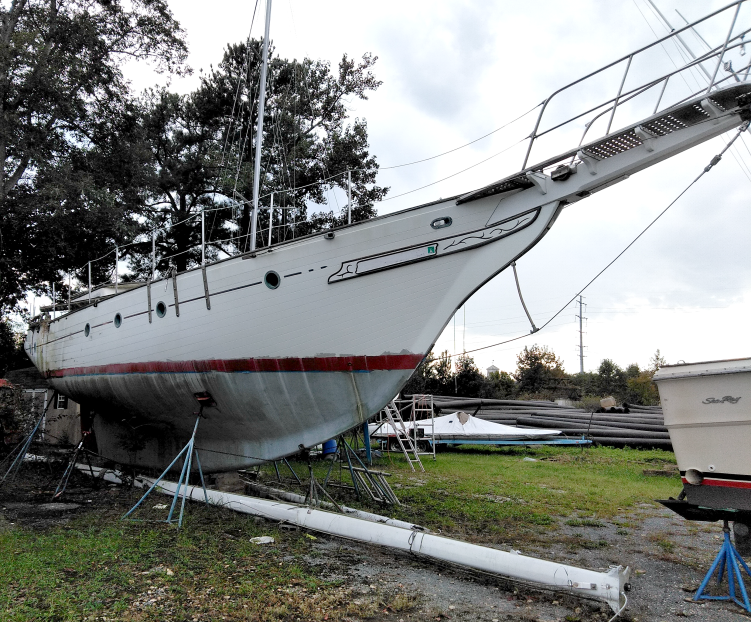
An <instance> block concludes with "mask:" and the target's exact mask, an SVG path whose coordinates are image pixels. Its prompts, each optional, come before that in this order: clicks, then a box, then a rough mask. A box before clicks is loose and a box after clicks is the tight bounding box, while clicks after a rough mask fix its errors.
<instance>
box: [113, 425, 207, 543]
mask: <svg viewBox="0 0 751 622" xmlns="http://www.w3.org/2000/svg"><path fill="white" fill-rule="evenodd" d="M201 416H202V415H201V413H198V417H197V418H196V425H195V426H193V434H192V436H191V437H190V440H189V441H188V444H187V445H186V446H185V447H183V448H182V450H181V451H180V453H179V454H177V456H175V459H174V460H173V461H172V462H171V463H170V465H169V466H168V467H167V468H166V469H164V472H163V473H162V474H161V475H160V476H159V477H158V478H157V479H156V481H155V482H154V483H153V484H152V485H151V488H149V489H148V490H147V491H146V493H145V494H144V495H143V497H141V498H140V499H139V501H138V503H136V504H135V505H134V506H133V507H132V508H131V509H130V510H128V512H127V513H126V514H125V515H124V516H123V517H122V519H121V520H125V519H126V518H128V517H129V516H130V515H131V514H133V512H135V511H136V509H137V508H138V507H139V506H140V505H141V504H142V503H143V502H144V501H145V500H146V497H148V496H149V495H150V494H151V492H152V491H153V490H154V488H156V487H157V486H158V485H159V482H161V481H162V480H163V479H164V477H165V476H166V475H167V473H169V471H170V469H171V468H172V467H173V466H175V464H176V463H177V461H178V460H179V459H180V458H181V457H182V456H185V458H184V460H183V468H182V471H181V472H180V477H179V479H178V480H177V488H176V490H175V494H174V496H173V497H172V506H171V507H170V510H169V514H168V515H167V520H165V521H157V522H160V523H161V522H165V523H167V524H170V525H171V524H172V523H173V522H175V521H174V519H173V518H172V516H173V515H174V513H175V507H176V506H177V500H178V499H179V498H180V492H181V491H182V495H183V500H182V503H181V504H180V515H179V517H178V519H177V528H178V529H179V528H180V527H182V524H183V514H184V512H185V499H186V498H187V496H188V479H189V478H190V472H191V469H192V467H193V457H194V456H195V459H196V466H197V467H198V475H199V477H200V478H201V487H202V488H203V497H204V499H205V501H206V505H209V495H208V493H207V492H206V483H205V482H204V479H203V470H202V469H201V460H200V459H199V458H198V451H197V450H196V448H195V440H196V431H197V430H198V424H199V423H200V422H201ZM131 520H135V519H131Z"/></svg>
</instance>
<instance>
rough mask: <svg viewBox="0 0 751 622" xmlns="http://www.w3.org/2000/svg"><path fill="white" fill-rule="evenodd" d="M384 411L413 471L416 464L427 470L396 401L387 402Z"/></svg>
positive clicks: (422, 469)
mask: <svg viewBox="0 0 751 622" xmlns="http://www.w3.org/2000/svg"><path fill="white" fill-rule="evenodd" d="M383 412H384V414H385V415H386V419H387V420H388V422H389V423H390V424H391V429H392V430H394V434H395V435H396V440H397V442H398V443H399V447H401V449H402V452H403V453H404V457H405V458H406V459H407V462H408V463H409V466H410V468H411V469H412V470H413V471H416V470H417V469H415V464H418V465H420V470H421V471H425V467H424V466H422V462H421V461H420V456H419V455H418V454H417V447H416V446H415V442H414V440H413V439H412V436H411V435H410V433H409V431H408V430H407V426H405V425H404V419H402V415H401V413H400V412H399V408H398V407H397V405H396V402H395V401H394V400H391V403H389V404H386V406H385V407H384V409H383Z"/></svg>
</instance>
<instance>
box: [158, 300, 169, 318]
mask: <svg viewBox="0 0 751 622" xmlns="http://www.w3.org/2000/svg"><path fill="white" fill-rule="evenodd" d="M156 314H157V316H159V317H164V316H165V315H167V305H166V304H164V303H163V302H162V301H161V300H160V301H159V302H157V303H156Z"/></svg>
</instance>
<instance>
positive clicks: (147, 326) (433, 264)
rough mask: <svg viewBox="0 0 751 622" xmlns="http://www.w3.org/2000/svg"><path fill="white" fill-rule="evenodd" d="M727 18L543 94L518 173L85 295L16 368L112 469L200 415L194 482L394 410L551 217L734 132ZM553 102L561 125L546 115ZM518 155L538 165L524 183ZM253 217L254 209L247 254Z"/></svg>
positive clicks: (160, 450)
mask: <svg viewBox="0 0 751 622" xmlns="http://www.w3.org/2000/svg"><path fill="white" fill-rule="evenodd" d="M744 2H745V0H737V1H736V2H733V3H731V4H729V5H728V6H727V7H724V8H723V9H721V10H719V11H716V12H714V13H712V14H710V15H708V16H706V17H704V18H702V19H700V20H698V21H697V22H694V23H693V24H691V25H689V26H686V27H685V28H681V29H678V30H676V31H675V32H672V33H670V34H669V35H667V36H666V37H663V38H662V39H660V40H658V41H656V42H654V43H652V44H650V45H647V46H645V47H643V48H641V49H639V50H636V51H635V52H632V53H631V54H628V55H626V56H624V57H622V58H620V59H617V60H615V61H614V62H611V63H608V64H607V65H606V66H605V67H603V68H601V69H599V70H597V71H595V72H592V73H591V74H589V75H587V76H585V77H584V78H581V79H579V80H576V81H574V82H572V83H571V84H569V85H567V86H564V87H562V88H559V89H557V90H555V91H554V92H553V93H552V94H551V95H550V96H549V97H548V98H547V99H545V101H544V102H543V103H542V104H541V106H540V107H539V113H538V114H537V116H536V119H535V122H534V127H533V129H532V132H531V134H530V135H529V141H528V145H527V149H526V153H525V157H524V160H523V163H522V166H521V169H520V170H519V171H518V172H515V173H513V174H511V175H509V176H507V177H504V178H503V179H500V180H498V181H495V182H493V183H490V184H488V185H487V186H484V187H482V188H479V189H476V190H472V191H469V192H466V193H463V194H460V195H457V196H454V197H450V198H443V199H439V200H437V201H435V202H431V203H427V204H425V205H420V206H416V207H413V208H410V209H406V210H402V211H399V212H396V213H392V214H388V215H384V216H380V217H378V218H374V219H371V220H366V221H362V222H357V223H352V224H350V225H345V226H342V227H338V228H336V229H332V230H330V231H327V232H321V233H319V234H314V235H309V236H305V237H302V238H298V239H294V240H291V241H286V242H282V243H278V244H274V245H272V246H268V247H264V248H253V249H252V252H246V253H242V254H238V255H237V256H233V257H229V258H226V259H223V260H220V261H216V262H213V263H206V262H204V263H203V264H202V265H200V266H196V267H194V268H192V269H189V270H187V271H185V272H183V273H179V274H178V273H172V274H168V275H161V276H160V277H159V278H156V279H155V280H149V281H147V282H145V283H141V284H140V285H137V286H131V287H130V288H129V289H127V290H123V289H121V290H117V288H115V292H114V293H109V292H106V291H105V290H100V293H101V295H99V296H93V297H92V293H91V291H90V292H89V295H88V298H86V297H85V298H84V299H83V300H81V301H79V302H78V303H74V304H71V305H70V307H69V308H68V309H67V313H65V314H63V315H61V316H59V317H51V316H49V315H45V316H43V317H37V318H34V319H33V320H32V321H31V323H30V326H29V330H28V333H27V335H26V341H25V350H26V352H27V354H28V356H29V357H30V358H31V360H32V361H33V363H34V364H35V365H36V366H37V368H38V369H39V370H40V371H41V372H42V373H43V374H44V376H45V377H46V378H48V379H49V381H50V383H51V384H52V385H53V387H54V388H55V389H56V390H57V391H59V392H60V393H61V394H64V395H67V396H69V397H71V398H72V399H74V400H75V401H77V402H79V403H81V404H82V405H83V406H85V407H86V408H88V409H90V410H91V411H92V412H94V413H95V417H94V430H95V432H96V439H97V444H98V450H99V452H100V453H101V454H102V455H104V456H106V457H108V458H110V459H112V460H114V461H116V462H119V463H121V464H130V465H134V466H136V467H156V468H163V467H164V466H166V465H168V464H169V463H170V461H171V460H172V458H173V457H174V456H175V455H176V454H177V453H178V451H179V450H180V448H181V447H183V446H184V444H185V442H186V439H188V438H190V437H191V432H192V431H194V430H195V427H194V424H195V413H194V411H195V410H196V409H197V407H198V403H199V402H200V403H201V405H202V412H203V415H204V419H203V420H202V421H201V425H200V428H199V429H198V437H197V446H198V448H199V449H200V450H201V463H202V465H203V469H204V470H205V471H207V472H211V471H227V470H232V469H238V468H244V467H247V466H250V465H253V464H259V463H262V462H264V461H268V460H273V459H276V458H280V457H283V456H286V455H289V454H292V453H295V452H297V451H298V449H299V447H301V446H303V447H312V446H314V445H317V444H319V443H321V442H323V441H325V440H327V439H330V438H332V437H335V436H337V435H339V434H342V433H343V432H345V431H346V430H349V429H351V428H353V427H354V426H357V425H361V424H362V423H363V422H364V421H366V420H368V419H369V418H371V417H372V416H373V415H375V414H376V413H377V412H378V411H380V410H381V409H382V408H383V407H384V405H386V404H387V403H388V402H389V400H391V399H392V397H393V396H394V395H396V394H397V393H398V392H399V391H400V390H401V388H402V387H403V386H404V384H405V383H406V382H407V380H408V379H409V377H410V376H411V375H412V373H413V372H414V370H415V368H416V367H417V366H418V365H419V364H420V362H421V361H422V360H423V358H424V357H425V356H426V354H427V353H428V352H430V351H431V349H432V347H433V344H435V342H436V340H437V338H438V336H439V335H440V334H441V332H442V331H443V329H444V328H445V326H446V325H447V324H448V322H449V321H450V318H451V317H452V315H453V314H454V313H455V311H456V309H457V308H459V307H460V306H461V305H462V304H463V303H464V302H465V301H466V300H467V299H468V298H469V297H470V296H471V295H472V294H473V293H474V292H476V291H477V290H478V289H479V288H480V287H482V286H483V284H485V283H487V282H488V281H489V280H490V279H492V278H493V277H495V276H496V275H498V274H499V273H500V272H502V271H503V270H505V269H507V268H508V267H510V266H512V265H513V264H514V262H515V261H516V260H517V259H519V257H521V256H522V255H524V254H525V253H527V252H528V251H530V250H531V249H532V248H533V247H534V246H535V245H536V244H537V243H538V242H539V241H540V240H541V239H542V238H543V237H544V236H545V234H546V233H547V232H548V231H549V230H550V228H551V227H552V226H553V224H554V223H555V222H556V219H557V218H558V216H559V215H560V213H561V211H562V210H563V209H564V208H566V207H569V206H572V205H574V204H575V203H577V202H578V201H581V200H582V199H585V198H587V197H589V196H591V195H592V194H594V193H596V192H599V191H600V190H604V189H606V188H608V187H610V186H612V185H613V184H616V183H618V182H620V181H622V180H624V179H627V178H628V177H629V176H631V175H633V174H635V173H638V172H639V171H641V170H643V169H645V168H647V167H650V166H653V165H655V164H658V163H660V162H662V161H664V160H666V159H668V158H670V157H672V156H674V155H677V154H679V153H681V152H683V151H686V150H688V149H691V148H692V147H694V146H696V145H699V144H701V143H704V142H705V141H708V140H710V139H712V138H714V137H717V136H720V135H722V134H724V133H726V132H730V131H733V130H736V129H738V128H741V127H745V126H746V125H747V122H748V121H749V119H751V82H748V71H747V70H746V67H745V61H741V63H740V64H741V65H744V66H743V67H742V69H740V70H736V71H734V72H732V73H730V74H729V75H726V74H724V73H721V72H719V70H720V68H721V67H722V66H723V62H724V61H725V60H727V57H728V55H731V54H739V50H741V49H742V46H743V41H744V39H743V36H744V35H745V34H746V33H747V32H749V30H751V28H748V29H744V28H742V27H740V24H739V26H738V27H737V28H735V24H736V18H737V16H738V10H739V9H740V7H741V5H742V4H743V3H744ZM728 16H729V17H730V18H732V20H733V25H734V28H731V30H730V32H729V33H728V34H727V36H726V37H725V35H724V34H723V35H722V38H721V40H719V41H716V42H715V45H714V47H712V48H711V50H710V51H709V52H707V53H705V54H704V55H703V56H701V57H700V58H699V59H697V60H691V61H689V62H687V63H685V64H684V65H682V66H678V67H672V66H671V67H670V68H669V70H667V71H666V72H663V71H662V70H659V69H658V68H656V65H655V63H651V62H650V59H651V58H652V56H650V54H653V55H657V54H662V52H661V50H662V47H660V46H664V45H665V43H666V42H668V41H673V40H674V38H675V37H679V36H680V35H681V33H683V32H685V31H686V30H687V29H689V28H692V27H695V26H699V27H701V25H702V24H703V23H704V22H706V21H707V20H712V19H715V18H717V19H723V20H725V21H723V22H722V24H723V25H722V32H723V33H725V32H727V31H726V27H727V26H726V22H727V19H728ZM733 16H735V17H733ZM268 21H269V18H268V17H267V36H266V37H265V40H268ZM561 55H563V56H565V51H564V50H562V51H561ZM632 61H634V62H632ZM701 63H704V64H706V65H707V66H708V67H709V66H711V67H712V68H716V69H715V74H714V77H713V78H712V79H711V80H710V83H709V84H708V85H705V86H704V87H702V88H701V89H700V90H699V91H696V92H690V91H688V89H687V88H684V86H685V85H684V84H683V82H682V78H683V76H684V72H688V73H690V72H692V71H696V69H697V66H698V65H700V64H701ZM637 66H638V67H639V69H638V71H637V70H636V69H634V67H637ZM652 69H654V71H652ZM611 70H612V71H615V72H618V73H620V74H621V75H622V79H620V82H619V84H620V86H619V87H618V88H617V89H612V88H611V89H610V91H608V94H607V95H603V93H604V92H605V91H604V90H603V89H602V88H601V87H602V85H601V83H600V82H599V81H600V80H602V79H604V78H603V76H605V73H606V72H610V71H611ZM744 71H745V74H744V73H743V72H744ZM262 75H264V74H262ZM608 75H611V74H608ZM590 81H591V82H590ZM590 83H592V87H591V92H592V93H597V94H599V95H600V96H601V97H602V99H601V100H599V101H600V103H599V104H597V105H594V106H593V105H592V101H591V100H590V99H589V98H581V97H579V96H577V95H576V93H581V92H582V91H581V89H582V88H584V89H587V84H590ZM611 86H612V85H611ZM574 89H579V90H576V91H575V90H574ZM611 91H612V92H611ZM585 92H588V91H585ZM565 97H569V99H565ZM562 99H565V101H564V103H563V104H562V109H563V110H564V111H565V115H566V116H565V117H561V116H560V112H561V111H560V110H558V109H556V108H555V106H556V105H557V104H558V102H559V101H561V100H562ZM260 101H261V102H263V97H261V98H260ZM261 106H262V103H261ZM551 109H553V111H554V112H550V111H551ZM261 110H262V109H261ZM556 115H557V116H556ZM263 116H264V115H263V112H262V111H261V114H259V117H258V118H259V119H263ZM562 119H566V120H562ZM574 130H575V131H576V135H575V137H573V134H572V132H574ZM566 132H569V134H566ZM551 137H552V138H551ZM541 139H542V140H541ZM556 140H558V142H561V141H562V140H565V141H568V143H567V144H569V148H568V149H565V150H563V151H557V155H555V153H556V151H553V155H552V156H551V157H549V156H548V152H546V153H544V154H542V155H541V154H540V150H541V149H542V148H543V147H544V148H545V149H547V150H548V151H549V150H550V149H551V148H552V147H551V145H552V146H554V147H555V149H556V150H558V149H559V147H558V146H557V145H558V143H557V142H556ZM533 150H534V154H535V157H536V158H541V159H539V160H538V161H537V163H534V164H530V161H533V160H531V159H530V158H531V154H532V153H533ZM258 153H260V150H258ZM256 167H258V161H257V162H256ZM256 170H257V169H256ZM256 217H257V192H256V207H255V208H254V210H253V217H252V223H253V229H252V234H251V244H252V245H253V247H255V243H256V236H255V235H254V234H255V222H256ZM58 309H59V307H58ZM730 407H731V405H730V404H723V405H721V408H730ZM728 468H730V467H728ZM736 470H737V469H736Z"/></svg>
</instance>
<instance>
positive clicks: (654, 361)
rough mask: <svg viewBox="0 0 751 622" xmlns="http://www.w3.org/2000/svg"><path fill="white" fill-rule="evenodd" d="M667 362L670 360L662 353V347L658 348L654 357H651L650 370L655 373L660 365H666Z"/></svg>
mask: <svg viewBox="0 0 751 622" xmlns="http://www.w3.org/2000/svg"><path fill="white" fill-rule="evenodd" d="M667 364H668V362H667V361H666V360H665V357H664V356H662V354H660V349H659V348H657V350H655V353H654V354H653V355H652V358H651V359H649V371H651V372H652V375H654V374H655V373H656V372H657V370H658V369H660V367H664V366H665V365H667Z"/></svg>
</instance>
